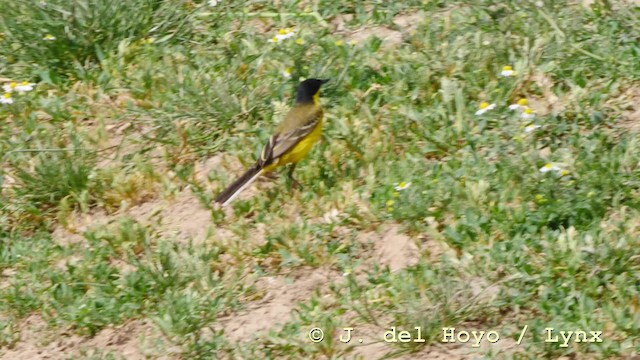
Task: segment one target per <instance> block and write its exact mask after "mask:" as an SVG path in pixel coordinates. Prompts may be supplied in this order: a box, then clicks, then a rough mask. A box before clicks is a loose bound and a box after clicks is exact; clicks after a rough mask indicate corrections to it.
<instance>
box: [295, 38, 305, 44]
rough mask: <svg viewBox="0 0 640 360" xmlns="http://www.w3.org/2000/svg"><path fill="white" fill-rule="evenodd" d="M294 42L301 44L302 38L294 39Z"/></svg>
mask: <svg viewBox="0 0 640 360" xmlns="http://www.w3.org/2000/svg"><path fill="white" fill-rule="evenodd" d="M296 44H298V45H302V44H304V40H302V38H297V39H296Z"/></svg>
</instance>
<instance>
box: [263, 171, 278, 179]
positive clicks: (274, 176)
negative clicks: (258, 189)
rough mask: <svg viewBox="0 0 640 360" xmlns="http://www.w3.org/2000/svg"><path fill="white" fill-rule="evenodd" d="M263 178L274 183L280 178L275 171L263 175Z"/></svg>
mask: <svg viewBox="0 0 640 360" xmlns="http://www.w3.org/2000/svg"><path fill="white" fill-rule="evenodd" d="M262 178H263V179H265V180H268V181H273V180H275V179H277V178H278V174H277V173H276V172H275V171H269V172H266V173H264V174H262Z"/></svg>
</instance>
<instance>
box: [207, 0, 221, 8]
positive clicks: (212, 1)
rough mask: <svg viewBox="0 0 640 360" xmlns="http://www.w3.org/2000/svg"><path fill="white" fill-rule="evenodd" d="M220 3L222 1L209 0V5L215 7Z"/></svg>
mask: <svg viewBox="0 0 640 360" xmlns="http://www.w3.org/2000/svg"><path fill="white" fill-rule="evenodd" d="M218 3H220V1H218V0H209V3H208V4H209V6H211V7H214V6H216V5H218Z"/></svg>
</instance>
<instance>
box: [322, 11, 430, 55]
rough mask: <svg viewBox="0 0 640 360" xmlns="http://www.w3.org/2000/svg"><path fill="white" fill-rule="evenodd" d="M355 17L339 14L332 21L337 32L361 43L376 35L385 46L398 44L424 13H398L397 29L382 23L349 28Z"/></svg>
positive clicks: (415, 26)
mask: <svg viewBox="0 0 640 360" xmlns="http://www.w3.org/2000/svg"><path fill="white" fill-rule="evenodd" d="M352 19H353V15H351V14H344V15H338V16H336V17H335V18H334V19H333V20H332V21H331V26H333V28H334V31H335V32H336V33H342V34H344V36H345V37H346V38H347V39H348V41H355V42H356V43H361V42H363V41H366V40H367V39H369V38H370V37H371V36H376V37H378V38H380V40H382V46H383V47H385V48H389V47H393V46H396V45H398V44H400V43H402V41H403V35H405V34H410V33H411V32H413V31H414V30H415V29H416V28H417V26H418V25H419V24H420V22H422V20H423V19H424V16H423V15H422V14H417V13H411V14H398V15H396V17H395V18H394V19H393V23H394V25H395V28H396V29H392V28H389V27H386V26H380V25H368V26H364V27H360V28H358V29H353V30H350V29H348V25H347V23H348V22H349V21H351V20H352Z"/></svg>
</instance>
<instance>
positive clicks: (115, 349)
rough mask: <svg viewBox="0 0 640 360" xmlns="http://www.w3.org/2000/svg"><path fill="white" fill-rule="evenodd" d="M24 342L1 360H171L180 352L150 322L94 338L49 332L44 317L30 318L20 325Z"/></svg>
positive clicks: (3, 353) (108, 330) (138, 322)
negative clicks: (99, 357) (108, 357)
mask: <svg viewBox="0 0 640 360" xmlns="http://www.w3.org/2000/svg"><path fill="white" fill-rule="evenodd" d="M19 331H20V340H19V341H18V342H17V343H16V346H15V347H13V348H11V349H0V359H7V360H14V359H31V360H39V359H48V360H58V359H69V358H73V357H77V356H87V355H91V354H97V353H112V354H113V355H115V356H116V358H124V359H127V360H129V359H133V360H138V359H148V358H154V359H171V358H175V357H177V354H179V349H177V348H175V347H172V348H169V347H165V346H160V347H158V344H159V343H163V344H164V343H166V340H165V339H163V338H162V336H161V335H160V334H159V332H158V331H156V330H155V328H154V326H153V325H152V323H151V322H150V321H149V320H134V321H129V322H127V323H125V324H123V325H120V326H117V327H110V328H106V329H104V330H102V331H100V332H99V333H98V334H97V335H96V336H94V337H93V338H83V337H80V336H78V335H71V334H68V333H64V332H62V333H54V332H52V331H49V330H47V324H46V322H45V321H44V320H43V319H42V317H41V316H40V315H36V314H34V315H31V316H29V317H27V318H26V319H25V320H24V321H23V322H22V324H21V325H20V329H19Z"/></svg>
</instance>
